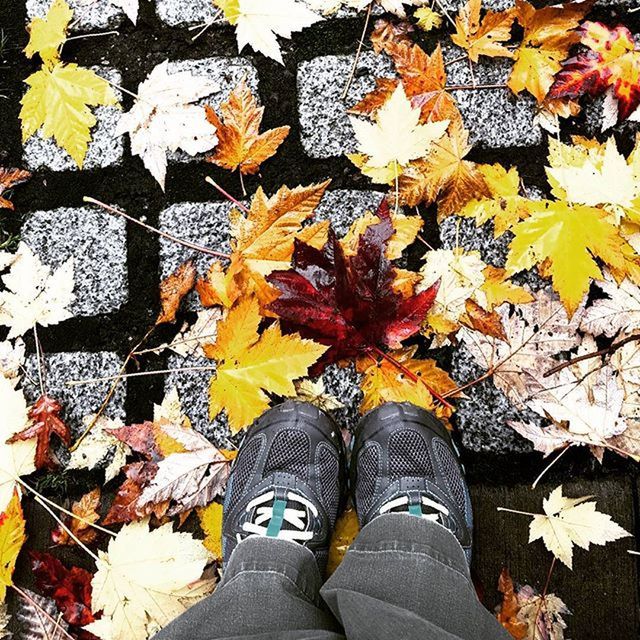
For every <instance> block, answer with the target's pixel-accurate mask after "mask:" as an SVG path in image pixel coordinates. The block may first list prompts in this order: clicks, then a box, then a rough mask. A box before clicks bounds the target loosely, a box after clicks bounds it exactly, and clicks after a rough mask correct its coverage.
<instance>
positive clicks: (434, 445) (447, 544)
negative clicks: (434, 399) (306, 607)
mask: <svg viewBox="0 0 640 640" xmlns="http://www.w3.org/2000/svg"><path fill="white" fill-rule="evenodd" d="M351 469H352V490H353V492H354V502H355V505H356V510H357V512H358V517H359V519H360V523H361V525H362V526H363V529H362V531H361V532H360V534H359V536H358V537H357V539H356V540H355V542H354V543H353V545H352V546H351V548H350V549H349V551H348V552H347V554H346V556H345V558H344V560H343V562H342V564H341V565H340V567H338V569H337V571H336V573H335V574H334V575H333V576H332V577H331V578H330V579H329V580H328V581H327V583H326V584H325V586H324V587H323V588H322V590H321V594H322V597H323V598H324V600H325V601H326V602H327V603H328V604H329V606H330V607H331V610H332V611H333V613H334V615H335V616H336V617H337V618H338V619H339V620H340V621H341V623H342V624H343V626H344V629H345V634H346V635H347V637H348V638H349V640H377V639H382V638H385V639H386V638H391V637H401V638H403V639H405V640H413V639H415V640H418V639H421V640H422V639H424V638H428V639H429V640H456V639H458V640H460V639H462V640H503V639H504V640H507V639H508V638H510V636H509V634H508V633H507V632H506V631H505V630H504V629H503V628H502V627H501V626H500V624H499V623H498V622H497V621H496V619H495V618H494V617H493V616H492V615H491V614H490V613H489V612H488V611H487V610H486V609H485V608H484V607H482V605H481V604H480V602H479V601H478V599H477V597H476V594H475V591H474V588H473V585H472V583H471V579H470V576H469V568H468V561H469V560H470V557H471V533H472V531H471V529H472V517H471V503H470V499H469V493H468V490H467V486H466V483H465V481H464V476H463V474H462V470H461V467H460V465H459V463H458V461H457V458H456V455H455V450H454V448H453V446H452V444H451V440H450V438H449V435H448V433H447V431H446V429H445V428H444V426H443V425H442V424H441V423H440V422H439V421H438V420H437V419H436V418H435V417H434V416H432V415H431V414H429V413H427V412H426V411H423V410H422V409H418V408H417V407H414V406H412V405H409V404H388V405H385V406H383V407H380V408H379V409H377V410H375V411H373V412H371V413H369V414H368V415H367V416H365V418H364V419H363V420H362V423H361V425H360V427H359V430H358V433H357V434H356V440H355V444H354V451H353V456H352V463H351Z"/></svg>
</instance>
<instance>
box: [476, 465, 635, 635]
mask: <svg viewBox="0 0 640 640" xmlns="http://www.w3.org/2000/svg"><path fill="white" fill-rule="evenodd" d="M540 460H541V462H540V470H542V469H543V468H544V465H545V462H544V461H542V458H541V459H540ZM556 486H557V485H556V484H548V483H547V484H543V485H540V486H538V487H537V488H536V489H535V490H532V489H531V488H530V487H529V486H528V485H516V486H513V487H510V486H489V485H486V484H477V485H472V486H471V497H472V502H473V507H474V516H475V517H474V520H475V523H474V525H475V526H474V558H473V562H472V568H473V570H474V573H475V575H476V578H477V579H479V581H480V583H481V585H482V588H483V592H484V597H483V600H484V604H485V605H486V606H487V607H488V608H489V609H493V607H494V606H495V605H496V604H498V603H499V601H500V595H499V594H498V592H497V588H496V586H497V583H498V576H499V575H500V571H501V570H502V568H503V567H508V568H509V570H510V571H511V576H512V578H513V580H514V582H517V583H519V584H521V585H524V584H529V585H531V586H533V587H535V588H536V589H537V590H538V591H542V590H543V588H544V584H545V581H546V578H547V573H548V571H549V567H550V565H551V560H552V557H553V556H552V555H551V553H550V552H548V551H547V550H546V548H545V546H544V544H543V542H542V541H541V540H538V541H536V542H533V543H531V544H529V543H528V540H529V523H530V522H531V518H529V517H527V516H523V515H517V514H514V513H505V512H500V511H497V507H507V508H510V509H516V510H521V511H528V512H533V513H541V512H542V499H543V498H544V497H546V496H547V495H549V493H550V492H551V491H552V490H553V489H555V487H556ZM563 494H564V495H565V496H569V497H572V498H577V497H581V496H588V495H592V496H594V498H593V499H594V500H595V501H596V503H597V509H598V510H599V511H602V512H604V513H607V514H609V515H610V516H611V517H612V518H613V520H615V522H617V523H618V524H619V525H620V526H621V527H623V528H624V529H626V530H627V531H629V532H630V533H633V532H634V529H635V524H634V511H635V508H634V500H633V486H632V480H631V479H630V478H625V477H613V478H611V479H609V478H598V479H595V480H571V479H568V478H567V479H566V480H565V482H564V483H563ZM636 548H637V547H636V542H635V541H634V539H633V538H623V539H621V540H618V541H617V542H611V543H608V544H607V545H606V546H598V545H591V547H590V549H589V551H585V550H583V549H579V548H578V547H575V548H574V553H573V571H571V570H570V569H568V568H567V567H565V566H564V565H563V564H561V563H559V562H556V566H555V568H554V571H553V575H552V578H551V582H550V584H549V593H555V594H556V595H557V596H559V597H560V598H562V600H564V602H565V603H566V605H567V606H568V607H569V609H570V610H571V612H572V614H573V615H570V616H567V617H566V618H565V619H566V622H567V624H568V628H567V630H566V638H576V639H578V638H579V639H580V640H610V639H612V638H619V639H620V640H621V639H622V638H625V639H627V638H629V639H631V638H637V629H638V575H637V562H636V558H635V557H634V556H631V555H629V554H628V553H627V549H636Z"/></svg>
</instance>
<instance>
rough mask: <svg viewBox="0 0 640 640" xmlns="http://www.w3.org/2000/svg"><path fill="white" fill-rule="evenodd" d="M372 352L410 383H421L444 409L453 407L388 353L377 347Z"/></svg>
mask: <svg viewBox="0 0 640 640" xmlns="http://www.w3.org/2000/svg"><path fill="white" fill-rule="evenodd" d="M371 349H372V351H374V353H377V354H378V355H379V356H380V357H381V358H384V359H385V360H386V361H387V362H389V363H390V364H392V365H393V366H394V367H396V368H397V369H399V370H400V371H402V373H404V375H405V376H407V377H408V378H409V379H410V380H411V381H412V382H421V383H422V384H423V385H424V386H425V387H426V388H427V390H428V391H429V393H430V394H431V395H432V396H433V397H434V398H435V399H436V400H438V401H439V402H441V403H442V404H443V405H444V406H445V407H447V408H449V409H453V405H451V404H450V403H449V402H447V401H446V400H445V399H444V397H443V396H441V395H440V394H439V393H438V392H437V391H436V390H435V389H432V388H431V387H430V386H429V385H428V384H427V382H426V380H423V379H422V378H421V377H420V376H417V375H416V374H415V373H413V371H411V370H410V369H407V367H405V366H404V365H403V364H402V362H400V361H398V360H396V359H395V358H394V357H393V356H390V355H389V354H388V353H385V352H384V351H383V350H382V349H379V348H378V347H375V346H374V347H371Z"/></svg>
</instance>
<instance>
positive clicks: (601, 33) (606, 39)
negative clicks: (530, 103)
mask: <svg viewBox="0 0 640 640" xmlns="http://www.w3.org/2000/svg"><path fill="white" fill-rule="evenodd" d="M580 34H581V38H580V42H581V43H582V44H583V45H585V47H587V49H586V50H584V51H581V52H580V53H579V54H578V55H576V56H574V57H573V58H569V60H567V61H566V62H564V63H563V64H562V70H561V71H560V72H559V73H558V75H557V76H556V78H555V81H554V83H553V85H552V86H551V89H549V94H548V96H547V97H548V98H552V99H555V98H578V97H580V96H583V95H590V96H597V95H600V94H601V93H604V92H605V91H607V90H608V89H609V88H612V89H613V94H614V95H615V97H616V98H617V100H618V116H619V118H620V119H621V120H624V119H625V118H628V117H629V116H630V115H631V114H632V113H633V112H634V111H635V110H636V109H637V108H638V106H639V105H640V50H638V49H637V48H636V45H635V41H634V38H633V34H632V33H631V32H630V31H629V29H627V28H626V27H625V26H623V25H618V26H617V27H614V28H613V29H609V27H607V26H606V25H604V24H602V23H601V22H585V23H584V24H583V25H582V27H581V29H580Z"/></svg>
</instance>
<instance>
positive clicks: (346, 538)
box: [327, 506, 360, 576]
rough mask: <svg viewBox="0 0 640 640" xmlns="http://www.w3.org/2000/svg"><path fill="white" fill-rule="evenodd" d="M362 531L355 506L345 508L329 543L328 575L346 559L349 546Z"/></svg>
mask: <svg viewBox="0 0 640 640" xmlns="http://www.w3.org/2000/svg"><path fill="white" fill-rule="evenodd" d="M359 532H360V523H359V522H358V514H357V513H356V510H355V509H354V508H353V507H351V506H350V507H349V508H348V509H345V510H344V511H343V512H342V514H341V515H340V517H339V518H338V520H337V522H336V526H335V527H334V529H333V534H332V535H331V544H330V545H329V560H328V561H327V576H330V575H331V574H332V573H333V572H334V571H335V570H336V569H337V568H338V567H339V566H340V563H341V562H342V560H343V559H344V556H345V554H346V553H347V551H348V550H349V547H350V546H351V544H352V543H353V541H354V540H355V539H356V537H357V535H358V533H359Z"/></svg>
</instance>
